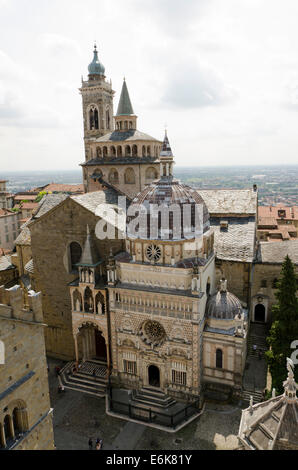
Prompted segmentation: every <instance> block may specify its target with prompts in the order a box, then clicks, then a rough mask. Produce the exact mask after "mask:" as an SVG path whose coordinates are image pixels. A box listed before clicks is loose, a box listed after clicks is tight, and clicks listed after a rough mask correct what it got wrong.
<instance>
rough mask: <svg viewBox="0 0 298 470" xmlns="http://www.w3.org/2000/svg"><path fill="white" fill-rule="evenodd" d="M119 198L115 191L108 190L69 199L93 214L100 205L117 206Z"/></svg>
mask: <svg viewBox="0 0 298 470" xmlns="http://www.w3.org/2000/svg"><path fill="white" fill-rule="evenodd" d="M119 196H120V194H119V193H118V192H117V191H116V190H113V189H111V188H109V189H103V190H101V191H94V192H92V193H86V194H82V195H80V196H71V199H73V200H74V201H76V202H77V203H78V204H80V205H81V206H83V207H85V208H86V209H88V210H89V211H91V212H93V213H94V214H95V212H96V209H97V208H98V206H99V205H101V204H116V205H117V204H118V197H119Z"/></svg>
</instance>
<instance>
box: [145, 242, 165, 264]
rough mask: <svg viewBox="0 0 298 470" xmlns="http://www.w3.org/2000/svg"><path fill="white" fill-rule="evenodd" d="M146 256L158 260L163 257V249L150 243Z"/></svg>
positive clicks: (151, 259)
mask: <svg viewBox="0 0 298 470" xmlns="http://www.w3.org/2000/svg"><path fill="white" fill-rule="evenodd" d="M146 256H147V258H148V259H149V260H150V261H158V260H159V259H160V257H161V249H160V247H159V246H157V245H153V244H152V245H149V246H147V249H146Z"/></svg>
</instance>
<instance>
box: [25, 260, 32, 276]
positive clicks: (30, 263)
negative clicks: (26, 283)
mask: <svg viewBox="0 0 298 470" xmlns="http://www.w3.org/2000/svg"><path fill="white" fill-rule="evenodd" d="M25 271H27V272H28V273H31V274H33V273H34V263H33V259H30V260H29V261H28V263H26V264H25Z"/></svg>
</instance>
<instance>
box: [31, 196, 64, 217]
mask: <svg viewBox="0 0 298 470" xmlns="http://www.w3.org/2000/svg"><path fill="white" fill-rule="evenodd" d="M68 197H69V196H68V194H63V193H61V194H46V195H45V196H44V197H43V198H42V200H41V201H40V203H39V209H37V211H36V213H35V214H34V219H39V217H41V216H42V215H44V214H45V213H46V212H48V211H49V210H51V209H53V208H54V207H55V206H57V205H58V204H60V202H62V201H64V200H65V199H67V198H68Z"/></svg>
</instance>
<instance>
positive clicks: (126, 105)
mask: <svg viewBox="0 0 298 470" xmlns="http://www.w3.org/2000/svg"><path fill="white" fill-rule="evenodd" d="M123 115H125V116H126V115H134V111H133V108H132V104H131V101H130V97H129V93H128V89H127V85H126V80H125V77H124V78H123V85H122V90H121V95H120V100H119V104H118V109H117V116H123Z"/></svg>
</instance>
